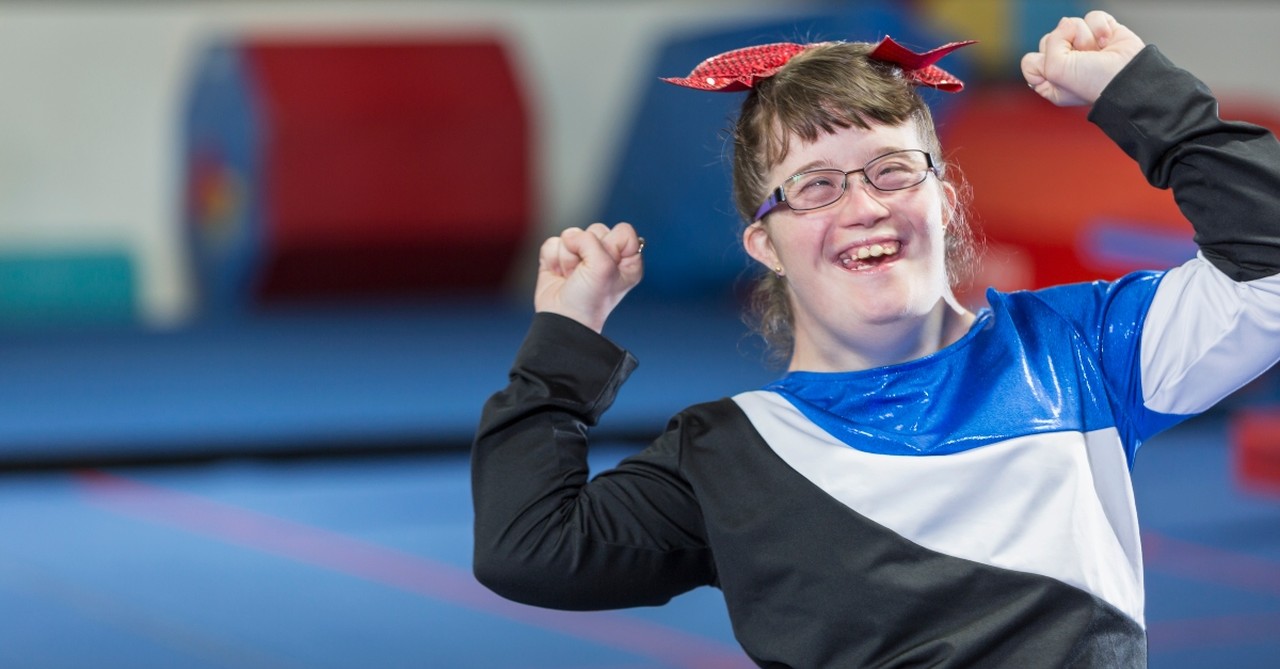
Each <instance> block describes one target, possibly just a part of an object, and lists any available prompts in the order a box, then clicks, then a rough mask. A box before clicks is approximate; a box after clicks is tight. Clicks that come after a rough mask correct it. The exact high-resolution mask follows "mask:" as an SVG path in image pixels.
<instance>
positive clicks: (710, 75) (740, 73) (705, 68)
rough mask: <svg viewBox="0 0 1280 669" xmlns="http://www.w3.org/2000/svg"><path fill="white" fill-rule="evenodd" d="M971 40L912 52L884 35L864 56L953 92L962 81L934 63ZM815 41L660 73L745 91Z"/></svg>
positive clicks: (739, 52)
mask: <svg viewBox="0 0 1280 669" xmlns="http://www.w3.org/2000/svg"><path fill="white" fill-rule="evenodd" d="M975 42H977V40H965V41H963V42H951V43H949V44H944V45H942V46H940V47H938V48H936V49H930V50H929V51H925V52H924V53H916V52H914V51H912V50H910V49H908V48H906V47H904V46H902V45H901V44H899V43H897V42H895V41H894V40H893V38H891V37H887V36H886V37H885V38H884V39H882V40H880V43H879V44H877V45H876V47H875V48H874V49H872V51H871V53H870V54H868V56H869V57H871V58H874V59H876V60H879V61H883V62H886V63H893V64H894V65H897V66H899V67H901V68H902V71H903V74H905V75H906V76H907V78H908V79H910V80H911V81H912V82H913V83H915V84H917V85H920V86H928V87H930V88H937V89H939V90H943V91H946V92H948V93H957V92H959V91H961V90H963V89H964V82H962V81H960V80H959V79H957V78H955V77H954V76H952V74H951V73H949V72H947V71H946V70H943V69H942V68H940V67H938V66H937V65H934V63H936V62H938V60H939V59H940V58H942V57H943V56H945V55H947V54H949V53H951V52H952V51H955V50H956V49H959V48H960V47H962V46H968V45H970V44H973V43H975ZM818 44H826V42H819V43H815V44H794V43H791V42H776V43H773V44H761V45H759V46H749V47H743V48H741V49H734V50H733V51H726V52H724V53H722V54H719V55H716V56H712V57H710V58H708V59H706V60H704V61H702V62H701V63H699V64H698V66H697V67H695V68H693V71H692V72H690V73H689V76H687V77H664V78H663V79H662V80H663V81H666V82H669V83H672V84H675V85H677V86H684V87H686V88H694V89H697V90H700V91H720V92H726V93H728V92H733V91H745V90H748V89H750V88H751V87H752V86H755V85H756V82H758V81H760V80H761V79H767V78H769V77H771V76H773V75H774V74H775V73H776V72H777V71H778V70H779V69H781V68H782V66H783V65H786V64H787V61H789V60H791V59H792V58H793V57H795V55H796V54H798V53H800V52H802V51H804V50H806V49H809V48H811V47H814V46H818Z"/></svg>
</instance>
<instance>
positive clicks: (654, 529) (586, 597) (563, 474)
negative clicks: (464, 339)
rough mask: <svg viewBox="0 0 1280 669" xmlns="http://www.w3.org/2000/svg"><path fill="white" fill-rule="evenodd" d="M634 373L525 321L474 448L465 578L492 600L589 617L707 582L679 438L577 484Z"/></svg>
mask: <svg viewBox="0 0 1280 669" xmlns="http://www.w3.org/2000/svg"><path fill="white" fill-rule="evenodd" d="M635 367H636V360H635V358H634V357H632V356H631V355H630V354H629V353H627V352H626V351H624V350H622V349H620V348H618V347H616V346H615V345H614V344H613V343H612V342H610V341H609V340H607V339H605V338H604V337H601V336H600V335H598V334H596V333H595V332H592V331H591V330H590V329H588V328H586V327H583V326H582V325H580V324H578V323H576V322H574V321H572V320H570V319H568V318H564V317H561V316H557V315H553V314H536V315H535V317H534V321H533V324H532V326H531V328H530V330H529V333H528V335H527V336H526V338H525V341H524V343H523V345H522V346H521V348H520V351H519V353H518V355H517V358H516V362H515V365H514V366H513V368H512V370H511V375H510V385H508V386H507V387H506V389H504V390H502V391H501V392H499V393H497V394H495V395H494V396H493V397H491V398H490V399H489V401H488V402H487V403H486V404H485V407H484V411H483V412H482V414H481V419H480V425H479V428H478V430H477V432H476V438H475V442H474V444H473V447H472V454H471V483H472V502H473V504H474V507H475V554H474V563H473V568H474V571H475V575H476V578H477V579H478V580H479V581H480V582H481V583H483V584H484V585H486V586H487V587H489V588H490V589H491V590H493V591H495V592H497V593H498V594H500V595H502V596H504V597H507V598H509V599H513V600H516V601H519V602H523V603H526V604H533V605H537V606H545V607H549V608H561V609H578V610H586V609H604V608H620V607H627V606H642V605H657V604H662V603H665V602H666V601H668V600H669V599H670V598H671V597H673V596H675V595H677V594H680V593H681V592H685V591H687V590H690V589H692V588H694V587H696V586H699V585H706V584H709V583H711V582H712V580H713V575H712V568H711V566H710V564H711V560H710V555H709V551H708V550H707V548H706V540H705V531H704V529H703V526H702V517H701V514H700V513H699V511H698V506H697V502H696V499H695V498H694V496H693V493H692V491H691V490H690V487H689V485H688V483H687V481H686V480H685V479H684V478H683V477H682V476H681V474H680V471H679V454H680V433H679V430H678V428H674V427H673V428H671V429H669V430H668V432H667V433H666V434H664V435H663V436H662V437H661V438H660V439H658V441H656V442H655V443H654V444H653V445H651V446H650V447H649V448H647V449H646V450H645V451H644V452H643V453H641V454H638V455H637V456H633V457H631V458H628V459H627V460H624V461H623V462H622V463H620V464H619V465H618V466H617V467H616V468H614V469H612V470H610V471H609V472H606V473H605V474H602V475H600V476H598V477H596V478H595V479H594V480H592V481H591V482H590V483H588V481H587V478H588V471H587V462H586V456H587V430H588V428H589V427H591V426H594V425H595V424H596V422H597V421H598V420H599V418H600V416H601V414H603V413H604V411H605V410H606V409H608V407H609V405H610V404H611V403H612V402H613V398H614V395H615V394H616V392H617V390H618V388H619V387H620V386H621V384H622V382H623V381H625V380H626V377H627V376H628V375H629V374H630V373H631V371H632V370H633V369H634V368H635ZM673 425H674V423H673Z"/></svg>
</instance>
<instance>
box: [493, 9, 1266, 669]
mask: <svg viewBox="0 0 1280 669" xmlns="http://www.w3.org/2000/svg"><path fill="white" fill-rule="evenodd" d="M935 55H936V54H935ZM918 56H919V55H917V54H910V53H905V54H904V52H903V51H902V50H901V49H900V48H899V47H897V46H896V45H892V44H891V45H889V46H888V47H886V46H885V44H883V43H882V44H881V45H878V46H877V45H871V44H862V43H847V44H846V43H825V44H815V45H770V46H769V47H764V48H761V49H759V50H748V51H744V52H731V54H725V55H724V56H722V57H719V60H717V59H712V60H710V61H708V62H707V63H704V66H705V67H704V68H702V70H703V71H701V72H699V71H695V74H698V75H699V76H698V77H695V78H693V79H689V80H682V81H681V83H685V84H686V85H694V86H696V87H707V86H711V87H716V86H717V85H718V84H720V83H723V78H724V77H725V76H730V78H732V79H733V80H734V82H735V85H738V86H741V87H747V88H750V89H751V91H750V93H749V94H748V96H747V98H746V100H745V102H744V104H743V107H742V112H741V115H740V118H739V120H738V123H737V128H736V136H735V147H734V149H735V153H734V168H735V187H736V191H737V192H736V196H737V201H738V206H739V209H740V211H741V213H742V214H743V216H744V218H745V219H746V221H747V226H746V228H745V231H744V233H743V244H744V245H745V247H746V250H747V252H748V254H749V255H750V256H751V257H752V258H754V259H755V260H756V261H758V262H759V263H760V266H761V268H762V270H763V272H762V276H761V279H760V283H759V285H758V288H757V291H756V296H757V300H756V303H757V305H759V315H760V319H761V331H762V333H763V334H764V335H765V336H766V338H767V339H768V340H769V341H770V343H771V344H773V345H774V346H775V347H776V348H777V349H778V350H780V351H782V352H784V353H785V354H786V355H787V356H788V358H789V360H790V363H789V372H788V373H787V374H786V375H785V376H784V377H783V378H781V379H779V380H778V381H777V382H775V383H772V384H770V385H769V386H767V387H766V388H764V389H760V390H754V391H747V392H744V393H742V394H740V395H737V396H735V397H733V398H728V399H722V400H719V401H713V402H709V403H706V404H700V405H697V406H694V407H690V408H689V409H686V410H685V411H683V412H681V413H680V414H679V415H677V416H676V417H675V418H673V419H672V420H671V422H670V423H669V425H668V427H667V429H666V431H665V432H664V433H663V434H662V435H661V436H659V437H658V438H657V440H656V441H654V442H653V444H652V445H650V446H649V447H648V448H647V449H646V450H644V451H643V452H641V453H639V454H638V455H636V456H634V457H632V458H629V459H627V460H625V461H623V462H622V463H620V464H619V465H618V466H617V467H616V468H614V469H612V470H610V471H607V472H604V473H602V474H600V475H599V476H597V477H596V478H594V479H593V480H591V481H589V482H588V480H587V467H586V460H585V456H586V448H587V439H586V435H587V428H588V427H589V426H592V425H594V424H595V423H596V422H597V420H598V419H599V418H600V416H601V414H602V413H603V412H604V411H605V410H606V409H607V408H608V406H609V404H610V402H611V401H612V398H613V396H614V394H615V392H616V391H617V389H618V387H619V386H620V384H621V383H622V382H623V381H624V380H625V379H626V377H627V375H628V373H629V372H630V371H631V370H632V369H633V368H634V366H635V364H636V361H635V360H634V359H633V358H632V357H631V356H630V355H629V354H628V353H627V352H626V351H624V350H622V349H620V348H618V347H617V346H615V345H614V344H613V343H611V342H610V341H608V340H606V339H604V338H603V337H601V336H600V335H599V332H600V331H601V329H602V327H603V325H604V322H605V319H606V318H607V317H608V314H609V312H610V311H611V310H612V309H613V308H614V307H615V306H616V305H617V303H618V301H619V300H620V299H621V298H622V296H623V295H624V294H625V293H626V292H627V291H628V290H629V289H630V288H631V287H633V286H634V285H636V283H637V282H638V281H639V280H640V277H641V272H642V264H641V254H640V251H641V248H642V246H643V243H642V241H641V240H640V239H639V238H638V237H637V235H636V232H635V230H634V229H633V228H632V227H631V226H630V225H627V224H625V223H620V224H618V225H616V226H613V227H611V228H610V227H607V226H604V225H601V224H596V225H592V226H590V227H588V228H587V229H585V230H578V229H570V230H566V231H565V232H564V233H562V234H561V235H559V236H558V237H555V238H552V239H549V240H548V241H547V242H546V243H545V244H544V245H543V247H542V250H541V256H540V268H539V277H538V285H537V289H536V296H535V306H536V310H537V312H538V313H537V315H536V316H535V317H534V322H533V324H532V327H531V329H530V331H529V334H528V337H527V339H526V341H525V343H524V344H523V346H522V348H521V350H520V352H519V354H518V356H517V359H516V363H515V366H514V368H513V370H512V375H511V384H510V385H509V386H508V387H507V388H506V389H505V390H503V391H501V392H499V393H498V394H496V395H494V396H493V398H491V399H490V401H489V402H488V403H487V404H486V406H485V410H484V414H483V417H482V419H481V425H480V427H479V430H478V433H477V436H476V441H475V445H474V451H473V494H474V502H475V510H476V525H475V551H476V553H475V572H476V576H477V578H479V579H480V581H481V582H483V583H484V584H486V585H487V586H489V587H490V588H492V589H493V590H495V591H496V592H498V593H499V594H502V595H504V596H506V597H510V598H512V599H515V600H519V601H522V602H526V603H530V604H534V605H539V606H547V607H555V608H569V609H600V608H613V607H626V606H638V605H654V604H660V603H662V602H665V601H667V600H668V599H669V598H671V597H672V596H674V595H676V594H679V593H681V592H684V591H686V590H689V589H691V588H695V587H698V586H703V585H712V586H716V587H719V588H720V589H721V590H722V591H723V592H724V596H725V600H726V602H727V605H728V608H729V614H730V618H731V620H732V623H733V627H734V631H735V634H736V636H737V638H738V640H739V642H740V643H741V644H742V646H743V648H744V649H745V650H746V652H747V654H748V655H749V656H750V657H751V658H752V659H753V660H754V661H755V662H757V663H758V664H760V665H761V666H768V667H864V666H930V667H953V666H954V667H960V666H965V667H969V666H982V667H1031V666H1035V667H1047V666H1105V667H1122V666H1123V667H1130V666H1144V665H1145V663H1146V640H1145V633H1144V622H1143V589H1142V556H1141V546H1140V543H1139V536H1138V527H1137V518H1136V514H1135V509H1134V502H1133V494H1132V489H1131V487H1130V480H1129V466H1130V465H1131V464H1132V462H1133V458H1134V456H1135V454H1136V451H1137V449H1138V447H1139V445H1140V444H1141V443H1142V441H1143V440H1144V439H1146V438H1148V437H1150V436H1151V435H1153V434H1155V433H1156V432H1158V431H1159V430H1161V429H1164V428H1166V427H1169V426H1170V425H1173V424H1175V423H1176V422H1178V421H1180V420H1182V419H1184V418H1186V417H1188V416H1190V415H1193V414H1195V413H1197V412H1200V411H1203V410H1204V409H1206V408H1208V407H1210V406H1211V405H1212V404H1213V403H1214V402H1216V401H1218V400H1219V399H1221V398H1222V397H1224V396H1225V395H1227V394H1229V393H1230V392H1231V391H1233V390H1234V389H1236V388H1238V387H1239V386H1240V385H1242V384H1243V383H1245V382H1247V381H1248V380H1250V379H1251V378H1253V377H1254V376H1256V375H1258V374H1260V373H1262V372H1263V371H1265V370H1266V369H1267V368H1268V367H1270V366H1271V365H1272V364H1274V362H1275V361H1276V360H1277V359H1278V358H1280V275H1278V273H1280V144H1278V143H1277V142H1276V139H1275V137H1274V136H1272V135H1271V134H1270V133H1269V132H1267V131H1265V130H1263V129H1261V128H1258V127H1256V126H1250V125H1246V124H1241V123H1231V122H1225V121H1222V120H1220V119H1218V117H1217V113H1216V110H1217V107H1216V103H1215V101H1214V99H1213V97H1212V96H1211V95H1210V93H1209V92H1208V90H1207V89H1206V88H1205V87H1204V86H1203V85H1202V84H1201V83H1200V82H1198V81H1197V80H1196V79H1194V78H1193V77H1192V76H1191V75H1190V74H1188V73H1186V72H1185V71H1183V70H1180V69H1177V68H1175V67H1174V66H1173V65H1171V64H1170V63H1169V62H1168V61H1167V60H1166V59H1165V58H1164V57H1163V56H1162V55H1161V54H1160V52H1159V51H1158V50H1156V49H1155V47H1153V46H1148V45H1145V44H1144V43H1143V42H1142V41H1141V40H1140V39H1139V38H1138V37H1137V36H1136V35H1134V34H1133V33H1132V32H1131V31H1130V30H1128V29H1127V28H1125V27H1123V26H1122V25H1119V24H1118V23H1116V21H1115V20H1114V19H1113V18H1112V17H1111V16H1109V15H1107V14H1105V13H1102V12H1091V13H1089V14H1088V15H1086V16H1085V17H1083V18H1071V19H1063V20H1062V22H1061V23H1059V24H1058V26H1057V27H1055V28H1054V29H1053V30H1052V31H1051V32H1050V33H1048V34H1047V35H1046V36H1045V38H1044V39H1043V40H1042V42H1041V45H1040V50H1039V52H1037V53H1032V54H1028V55H1027V56H1026V57H1024V59H1023V63H1022V69H1023V73H1024V75H1025V77H1026V79H1027V82H1028V84H1030V85H1031V87H1032V88H1034V90H1035V92H1036V93H1038V94H1040V95H1041V96H1043V97H1045V98H1047V99H1048V100H1050V101H1051V102H1053V103H1055V104H1059V105H1078V104H1090V105H1092V109H1091V111H1090V120H1091V121H1092V122H1093V123H1094V124H1096V125H1097V126H1099V127H1100V128H1101V129H1102V131H1103V132H1105V133H1107V134H1108V136H1110V137H1111V138H1112V139H1113V140H1115V141H1116V142H1117V143H1118V144H1119V145H1120V146H1121V147H1122V148H1123V149H1124V150H1125V151H1126V152H1127V153H1128V154H1129V155H1130V156H1132V157H1133V158H1134V159H1135V160H1136V161H1137V163H1138V166H1139V167H1140V168H1141V169H1142V170H1143V171H1144V173H1145V174H1146V176H1147V177H1148V180H1149V181H1150V182H1151V183H1152V184H1153V185H1155V186H1157V187H1162V188H1163V187H1172V188H1173V190H1174V194H1175V196H1176V197H1177V199H1178V202H1179V204H1180V206H1181V207H1182V210H1183V212H1184V213H1185V215H1186V216H1187V218H1188V219H1189V220H1190V221H1191V223H1192V225H1193V226H1194V227H1195V230H1196V241H1197V243H1198V244H1199V245H1200V248H1201V253H1200V254H1199V255H1198V257H1197V258H1195V259H1193V260H1191V261H1189V262H1187V263H1186V264H1185V265H1182V266H1180V267H1177V268H1175V269H1171V270H1168V271H1161V272H1141V273H1135V274H1132V275H1128V276H1125V277H1123V278H1121V279H1119V280H1117V281H1113V282H1096V283H1091V284H1080V285H1069V286H1059V287H1054V288H1050V289H1046V290H1039V291H1032V292H1018V293H1011V294H1004V293H999V292H995V291H990V292H989V293H988V301H989V303H990V307H989V308H987V309H984V310H982V311H981V312H980V313H977V314H974V313H971V312H969V311H967V310H966V309H965V308H964V307H962V306H961V305H960V304H958V302H957V301H956V300H955V298H954V297H953V295H952V290H951V285H953V283H954V281H955V280H956V279H957V278H958V277H959V276H960V275H961V274H962V273H963V270H964V265H965V262H966V257H967V256H970V255H971V254H972V251H971V248H970V243H969V240H970V239H971V236H970V234H969V232H968V228H967V226H966V223H965V220H964V217H963V215H962V212H963V206H962V205H963V203H962V200H963V198H962V197H961V193H962V190H961V189H960V188H959V187H958V186H957V185H955V184H953V183H952V182H951V181H949V180H948V179H949V177H948V173H947V171H946V166H945V162H944V160H943V156H942V152H941V149H940V147H939V145H938V140H937V137H936V133H935V131H934V128H933V125H932V120H931V118H930V115H929V111H928V108H927V106H926V105H925V104H924V103H923V102H922V100H921V98H920V96H919V94H918V92H917V91H916V86H918V85H922V84H923V85H951V86H952V87H953V88H954V87H957V86H958V82H954V81H953V80H950V79H949V78H948V77H947V76H946V73H945V72H943V71H941V70H938V69H937V68H936V67H935V66H932V65H931V64H930V63H929V62H928V61H929V58H920V57H918ZM726 63H728V64H729V67H728V68H727V69H725V68H724V67H721V66H724V65H725V64H726ZM708 73H714V74H715V76H707V75H708ZM717 80H720V81H717ZM699 82H701V83H699ZM1046 159H1051V157H1050V156H1047V157H1046ZM1010 169H1034V166H1010ZM1053 187H1054V184H1045V188H1053ZM1034 196H1035V195H1034V193H1028V194H1027V197H1034ZM1027 224H1028V225H1034V224H1035V222H1034V221H1028V222H1027Z"/></svg>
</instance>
